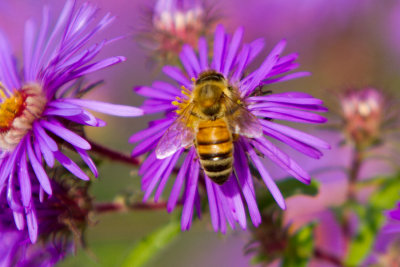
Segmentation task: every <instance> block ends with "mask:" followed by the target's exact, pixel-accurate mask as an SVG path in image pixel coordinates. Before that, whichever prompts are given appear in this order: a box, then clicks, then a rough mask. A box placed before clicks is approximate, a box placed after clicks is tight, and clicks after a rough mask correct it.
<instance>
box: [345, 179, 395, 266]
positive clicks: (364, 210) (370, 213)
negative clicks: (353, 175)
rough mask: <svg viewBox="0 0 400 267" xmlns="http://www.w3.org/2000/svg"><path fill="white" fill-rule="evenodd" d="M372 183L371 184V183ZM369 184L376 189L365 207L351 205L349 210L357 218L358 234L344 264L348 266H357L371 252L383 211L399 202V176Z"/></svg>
mask: <svg viewBox="0 0 400 267" xmlns="http://www.w3.org/2000/svg"><path fill="white" fill-rule="evenodd" d="M372 182H373V183H372ZM372 182H371V184H374V185H377V186H378V188H377V189H376V190H375V192H374V193H373V194H372V195H371V196H370V198H369V201H368V203H367V204H366V205H361V204H356V203H352V204H351V208H352V209H353V210H354V211H355V212H356V214H357V216H358V218H359V227H358V232H357V234H356V236H355V237H353V239H352V242H351V244H350V247H349V253H348V255H347V258H346V260H345V263H346V264H347V265H349V266H359V265H360V264H361V263H362V261H363V260H364V259H365V257H366V256H367V255H368V253H369V252H370V251H371V249H372V247H373V244H374V240H375V237H376V235H377V234H378V232H379V231H380V228H381V227H382V225H383V223H384V222H385V216H384V214H383V212H384V211H385V210H388V209H391V208H393V207H394V205H395V204H396V202H397V201H398V200H399V193H400V175H399V174H397V175H396V176H394V177H389V178H386V179H381V178H375V179H373V180H372Z"/></svg>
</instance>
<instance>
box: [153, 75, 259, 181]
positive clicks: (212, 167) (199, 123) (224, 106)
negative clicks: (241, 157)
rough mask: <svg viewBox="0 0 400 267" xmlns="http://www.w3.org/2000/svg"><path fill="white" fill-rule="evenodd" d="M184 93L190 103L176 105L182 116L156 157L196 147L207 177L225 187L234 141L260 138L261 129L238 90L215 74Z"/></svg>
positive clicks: (200, 78)
mask: <svg viewBox="0 0 400 267" xmlns="http://www.w3.org/2000/svg"><path fill="white" fill-rule="evenodd" d="M184 90H185V88H184ZM183 93H184V94H185V95H186V96H187V97H188V99H184V100H182V99H180V100H182V102H180V103H178V102H175V103H174V104H175V105H178V106H179V107H180V109H178V111H177V113H178V114H179V116H178V117H177V119H176V120H175V121H174V122H173V123H172V124H171V126H170V127H169V128H168V129H167V131H166V132H165V134H164V135H163V136H162V137H161V139H160V141H159V143H158V145H157V147H156V156H157V158H158V159H163V158H166V157H168V156H171V155H172V154H174V153H175V152H176V151H177V150H178V149H180V148H182V147H183V148H188V147H190V146H192V145H194V146H195V148H196V151H197V155H198V158H199V159H200V164H201V166H202V168H203V170H204V172H205V174H206V175H207V176H208V177H209V178H210V179H211V180H212V181H214V182H215V183H217V184H219V185H221V184H224V183H225V182H226V181H227V180H228V179H229V177H230V175H231V173H232V166H233V149H234V145H233V141H235V140H236V139H237V138H238V136H239V135H243V136H246V137H249V138H257V137H260V136H261V135H262V128H261V125H260V124H259V122H258V119H257V118H256V117H255V116H254V115H253V114H251V113H250V112H249V111H248V110H247V109H246V107H245V106H244V103H243V102H242V101H241V99H240V95H239V92H238V90H237V89H236V88H235V87H233V86H230V85H229V84H228V82H227V80H226V79H225V78H224V76H223V75H222V74H220V73H218V72H216V71H212V70H211V71H206V72H203V73H201V74H200V76H199V78H198V79H197V80H195V81H194V88H193V90H192V91H189V90H187V89H186V91H183Z"/></svg>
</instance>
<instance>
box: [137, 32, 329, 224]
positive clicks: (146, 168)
mask: <svg viewBox="0 0 400 267" xmlns="http://www.w3.org/2000/svg"><path fill="white" fill-rule="evenodd" d="M242 37H243V29H242V28H239V29H237V30H236V32H235V33H234V34H233V36H229V35H228V34H226V33H225V30H224V28H223V26H222V25H218V26H217V29H216V31H215V37H214V43H213V51H212V52H213V57H212V59H211V62H210V61H209V59H208V55H209V53H208V47H207V42H206V40H205V38H201V39H200V40H199V43H198V51H199V52H198V55H197V54H196V53H195V52H194V50H193V48H192V47H191V46H190V45H185V46H184V47H183V49H182V52H181V53H180V60H181V63H182V65H183V68H184V72H183V71H181V69H180V68H178V67H174V66H165V67H164V68H163V71H164V73H165V74H166V75H167V76H169V77H170V78H172V79H173V80H174V81H175V82H176V83H175V84H171V83H167V82H161V81H156V82H154V83H153V84H152V86H150V87H148V86H142V87H137V88H135V91H136V92H137V93H138V94H140V95H142V96H145V97H147V98H148V99H146V100H145V102H144V104H143V105H142V106H141V108H142V109H143V110H144V112H145V113H146V114H151V113H156V112H165V118H162V119H159V120H155V121H152V122H150V124H149V128H148V129H146V130H143V131H141V132H139V133H137V134H134V135H133V136H132V137H131V138H130V142H134V143H136V142H137V143H139V144H138V145H137V146H136V147H135V149H134V150H133V152H132V156H138V155H141V154H144V153H147V152H148V153H149V155H148V157H147V159H146V160H145V161H144V162H143V164H142V166H141V168H140V169H139V174H140V175H143V178H142V189H143V190H144V192H145V193H144V201H147V200H148V199H149V198H150V196H151V195H152V193H153V191H154V190H156V191H155V195H154V201H158V200H159V199H160V197H161V194H162V192H163V190H164V188H165V185H166V183H167V181H168V179H169V176H170V175H171V173H172V171H173V168H174V166H175V165H176V164H177V162H178V159H179V158H180V156H182V155H183V154H184V153H185V152H187V155H186V157H185V159H184V161H183V163H182V166H181V167H180V168H179V171H178V175H177V177H176V180H175V182H174V185H173V188H172V191H171V194H170V197H169V200H168V204H167V210H168V211H169V212H170V211H172V210H173V209H174V208H175V206H176V204H177V203H178V200H179V199H180V195H181V191H182V188H183V194H182V196H181V200H180V201H181V202H182V203H183V211H182V220H181V226H182V229H183V230H187V229H189V228H190V225H191V222H192V217H193V210H194V208H196V210H197V213H198V214H199V215H200V191H199V187H200V185H201V186H203V185H204V187H205V191H206V193H207V197H208V202H209V208H210V215H211V221H212V225H213V228H214V230H215V231H221V232H225V231H226V227H227V224H229V225H230V226H231V228H235V225H236V223H238V224H239V225H240V226H241V227H242V228H243V229H245V228H246V214H245V203H246V204H247V207H248V211H249V213H250V218H251V220H252V222H253V224H254V225H256V226H257V225H259V224H260V222H261V216H260V212H259V210H258V208H257V203H256V200H255V189H254V184H253V180H252V175H251V173H250V166H249V162H248V161H251V162H252V164H253V165H254V166H255V167H256V169H257V170H258V172H259V174H260V176H261V178H262V180H263V181H264V182H265V184H266V186H267V187H268V189H269V191H270V192H271V194H272V195H273V197H274V198H275V200H276V201H277V203H278V205H279V206H280V207H281V208H283V209H284V208H285V207H286V206H285V202H284V199H283V196H282V194H281V193H280V191H279V189H278V187H277V186H276V184H275V183H274V181H273V180H272V178H271V176H270V175H269V173H268V171H267V169H266V168H265V166H264V165H263V163H262V160H261V158H260V156H259V153H261V154H263V155H264V156H267V158H269V159H270V160H271V161H273V162H275V163H276V164H277V165H279V166H280V167H282V168H283V169H285V170H286V171H287V172H288V173H289V174H291V175H292V176H294V177H295V178H297V179H298V180H300V181H302V182H304V183H309V182H310V176H309V175H308V174H307V173H306V172H305V171H304V170H303V169H302V168H301V167H300V166H299V165H298V164H297V163H295V162H294V161H293V160H292V159H291V158H290V157H289V156H288V155H286V154H285V153H284V152H282V151H281V150H280V149H278V148H277V147H276V146H275V145H274V144H272V142H271V141H270V140H268V139H267V138H266V137H265V136H268V137H272V138H274V139H277V140H279V141H282V142H284V143H286V144H288V145H289V146H291V147H292V148H294V149H296V150H298V151H300V152H302V153H304V154H305V155H308V156H310V157H312V158H319V157H321V156H322V152H321V151H320V150H319V148H322V149H327V148H329V145H328V144H327V143H325V142H324V141H322V140H320V139H318V138H316V137H313V136H310V135H308V134H306V133H303V132H301V131H298V130H295V129H292V128H290V127H288V126H284V125H280V124H278V123H275V122H273V121H272V120H288V121H293V122H302V123H323V122H325V121H326V119H325V118H324V117H322V116H320V115H318V114H314V113H310V112H307V111H326V108H325V107H323V106H322V104H323V103H322V101H321V100H319V99H316V98H313V97H312V96H310V95H308V94H305V93H296V92H290V93H280V94H267V95H263V94H260V95H258V94H259V92H262V89H261V87H262V86H263V85H269V84H272V83H276V82H280V81H286V80H290V79H294V78H298V77H302V76H306V75H309V73H308V72H296V73H291V74H287V72H289V71H291V70H293V69H295V68H297V67H298V64H297V63H295V62H294V61H295V60H296V58H297V54H289V55H287V56H284V57H281V56H280V54H281V53H282V51H283V49H284V47H285V44H286V41H285V40H283V41H281V42H279V43H278V44H277V45H276V46H275V47H274V48H273V49H272V51H271V52H270V54H269V55H268V56H267V58H266V59H265V60H264V62H263V63H262V64H261V66H260V67H259V68H257V69H256V70H255V71H253V72H250V73H249V74H248V75H245V73H246V72H245V71H246V68H247V66H248V65H249V64H250V63H251V62H252V61H253V60H254V59H255V58H256V57H257V55H258V54H259V53H260V52H261V50H262V49H263V47H264V41H263V40H262V39H257V40H255V41H254V42H252V43H250V44H244V45H243V46H242V47H241V48H240V45H241V42H242ZM210 70H211V71H214V72H217V73H219V74H220V75H222V76H223V77H224V79H226V81H227V83H228V84H229V86H231V87H233V88H235V90H237V91H238V92H239V94H240V102H241V103H242V107H244V108H245V109H246V110H247V111H248V112H250V113H251V114H252V115H253V116H254V117H257V118H258V123H259V124H260V127H261V128H262V132H263V133H264V135H265V136H264V135H261V136H259V137H257V138H249V137H246V136H243V135H241V136H239V137H238V138H237V140H235V141H234V150H233V151H234V155H233V172H232V173H231V176H230V178H229V179H228V180H227V181H226V182H225V183H223V184H222V185H218V184H216V183H214V182H213V181H212V180H211V179H209V178H208V177H207V176H206V174H205V173H204V172H203V170H202V168H201V164H200V162H199V159H198V155H197V152H196V148H195V146H190V147H181V148H180V149H178V150H177V151H176V152H175V153H173V154H172V155H170V156H169V157H166V158H164V159H159V158H157V154H156V150H155V148H156V146H157V144H158V143H159V140H160V138H161V137H162V136H163V135H164V134H165V133H166V131H168V128H169V127H170V125H172V124H173V123H174V121H175V120H176V119H177V116H176V113H180V112H182V110H181V109H180V108H181V106H182V104H184V103H185V101H186V102H187V101H190V100H189V98H188V95H190V93H191V92H192V90H193V88H194V86H195V85H194V82H193V81H196V79H197V78H199V76H200V75H201V74H202V73H204V72H205V71H210ZM181 86H182V87H183V88H184V90H182V91H180V89H179V88H180V87H181ZM304 110H305V111H304ZM242 196H243V197H242Z"/></svg>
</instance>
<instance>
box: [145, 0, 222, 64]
mask: <svg viewBox="0 0 400 267" xmlns="http://www.w3.org/2000/svg"><path fill="white" fill-rule="evenodd" d="M150 13H151V15H150V16H149V18H150V19H149V21H148V22H146V24H147V25H146V26H145V29H144V30H143V31H141V34H139V38H140V39H142V42H141V43H143V44H144V45H145V47H146V48H147V49H148V48H151V50H153V55H152V57H153V58H154V59H159V60H161V61H162V62H164V61H165V62H177V59H178V55H179V52H180V51H181V49H182V46H183V45H184V44H190V45H192V46H193V47H196V46H197V42H198V40H199V38H200V36H202V35H207V36H208V35H210V34H211V33H212V31H213V29H214V27H215V20H216V18H215V15H214V12H213V11H212V10H211V9H210V8H208V7H207V6H206V4H205V2H204V1H202V0H158V1H157V2H156V3H155V6H154V8H152V10H151V12H150Z"/></svg>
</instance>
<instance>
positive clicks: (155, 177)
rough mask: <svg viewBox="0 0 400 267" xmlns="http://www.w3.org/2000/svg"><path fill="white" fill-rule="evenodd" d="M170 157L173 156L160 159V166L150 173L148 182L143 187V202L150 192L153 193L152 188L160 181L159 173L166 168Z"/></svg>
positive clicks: (171, 157)
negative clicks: (152, 173) (150, 177)
mask: <svg viewBox="0 0 400 267" xmlns="http://www.w3.org/2000/svg"><path fill="white" fill-rule="evenodd" d="M172 159H173V156H170V157H168V158H165V159H163V160H161V161H162V163H161V166H160V167H159V168H158V169H157V171H156V173H155V174H154V175H152V179H151V182H150V184H149V185H148V186H147V187H146V188H143V189H144V190H145V193H144V197H143V202H146V201H147V200H148V199H149V197H150V195H151V193H153V190H154V188H155V187H156V185H157V184H158V182H159V181H160V179H161V175H162V174H163V173H164V171H165V170H166V169H167V168H168V166H169V165H170V162H171V160H172ZM143 179H144V178H143Z"/></svg>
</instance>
